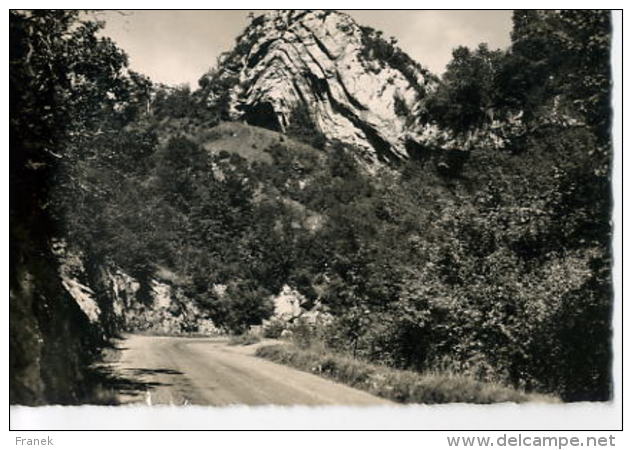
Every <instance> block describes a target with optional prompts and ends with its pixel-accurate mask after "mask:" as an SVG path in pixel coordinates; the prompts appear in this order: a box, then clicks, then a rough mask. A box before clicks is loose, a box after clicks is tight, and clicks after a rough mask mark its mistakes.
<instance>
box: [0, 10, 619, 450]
mask: <svg viewBox="0 0 632 450" xmlns="http://www.w3.org/2000/svg"><path fill="white" fill-rule="evenodd" d="M171 6H177V5H171ZM208 6H211V5H208ZM228 6H230V5H228ZM616 17H617V16H616V13H615V12H613V11H611V10H596V9H562V10H557V9H556V10H535V9H527V10H524V9H522V10H519V9H516V10H513V9H512V10H510V9H504V10H357V9H356V10H332V9H323V10H298V9H296V10H294V9H290V10H287V9H284V10H279V9H273V10H79V9H72V10H71V9H11V10H9V152H8V153H9V162H8V163H9V168H10V173H9V175H10V178H9V253H10V259H9V269H10V271H9V294H10V295H9V320H8V322H9V330H8V331H9V355H8V356H9V389H8V396H9V410H10V414H11V426H12V429H16V428H13V427H17V429H25V430H28V429H43V428H46V426H45V425H42V422H41V421H39V422H38V421H33V422H29V420H31V419H29V417H35V416H37V417H39V416H38V414H39V413H38V411H57V413H55V414H57V416H56V419H55V421H54V425H51V427H53V428H55V429H66V430H73V429H90V428H91V426H92V427H93V428H94V429H113V430H117V429H126V428H128V427H133V428H136V427H140V429H142V428H143V427H142V426H139V425H133V424H132V422H127V421H126V419H125V420H120V421H118V422H117V423H113V424H105V425H104V424H99V423H96V422H97V421H94V423H92V424H91V425H90V424H87V425H86V423H87V421H88V416H86V414H85V411H109V412H112V411H113V412H112V414H114V416H115V417H123V416H116V414H118V412H120V414H127V413H128V412H129V411H136V410H139V411H140V410H143V411H147V410H149V411H150V413H151V414H153V413H152V412H151V411H154V412H155V411H158V412H160V411H165V414H167V413H168V414H179V413H178V411H182V414H187V411H189V412H190V411H212V414H216V415H218V416H221V415H222V414H223V413H222V411H233V410H234V408H235V407H240V408H242V409H243V410H245V411H249V410H251V409H252V410H253V411H257V410H258V408H264V407H275V409H274V410H279V411H284V410H285V411H287V408H296V407H308V408H307V409H306V410H310V408H311V409H313V410H319V411H327V408H334V409H332V411H333V410H336V409H335V408H338V407H347V409H345V411H358V414H360V413H361V412H362V411H365V410H366V411H395V413H393V414H396V411H398V410H402V411H403V410H406V411H413V409H407V408H414V407H424V408H426V407H432V408H439V407H440V406H441V407H449V406H451V405H452V406H454V405H461V406H464V405H465V406H467V407H469V408H470V409H469V411H474V413H473V414H478V413H477V412H476V411H479V412H480V413H481V414H485V412H486V411H491V410H492V409H493V408H496V407H511V408H514V409H512V410H511V411H514V412H513V413H512V414H517V416H516V417H515V420H517V421H518V422H516V424H515V425H514V428H513V429H519V428H520V427H521V426H522V425H523V424H522V423H520V422H519V420H520V419H519V411H521V410H532V409H533V408H544V409H545V410H546V409H547V408H549V409H550V411H555V412H554V413H553V414H554V416H557V417H558V419H559V420H560V422H556V423H562V422H561V420H563V415H564V411H565V408H569V411H572V410H573V409H572V408H573V405H579V404H589V405H592V406H593V407H594V408H597V409H596V410H595V411H599V408H610V407H612V405H613V402H614V401H615V393H616V392H618V391H617V389H619V391H620V389H621V386H620V385H619V384H618V383H621V381H622V378H621V373H620V370H621V366H620V362H619V363H618V366H617V367H619V369H618V371H617V370H615V369H614V367H615V363H614V361H620V358H621V354H619V353H618V352H621V350H620V349H621V347H620V342H618V340H620V339H621V335H620V329H621V323H620V321H621V311H620V310H621V303H620V299H619V300H618V301H617V302H615V284H616V280H615V276H614V274H615V271H614V267H615V260H617V259H618V258H620V257H621V251H622V250H621V248H619V247H618V246H617V245H616V242H615V239H614V236H615V232H618V233H621V230H615V228H616V227H615V219H614V214H613V213H614V212H615V211H616V208H617V206H616V205H615V200H616V198H615V197H616V196H617V195H619V194H617V193H615V192H619V191H620V190H621V187H620V186H616V185H615V184H614V183H613V174H614V169H613V167H614V164H615V153H616V152H620V151H621V149H620V148H616V144H617V143H618V144H619V145H620V144H621V141H620V140H619V138H618V137H616V139H617V140H616V141H615V133H614V131H613V124H614V117H615V115H614V111H615V110H614V108H615V107H614V106H613V105H614V103H615V102H618V101H619V100H618V99H616V98H615V97H616V96H615V95H614V94H613V92H614V91H613V86H614V73H615V72H614V69H613V63H612V61H613V60H617V61H619V64H620V60H621V54H620V48H621V45H622V43H621V42H617V41H616V39H615V37H616V36H615V34H614V33H613V27H614V22H615V21H616V20H615V19H616ZM619 39H620V35H619ZM615 48H616V49H618V50H616V51H615V50H614V49H615ZM617 52H619V54H617ZM619 88H620V86H619ZM618 208H619V210H620V208H621V205H620V204H619V205H618ZM618 220H621V219H620V217H619V219H618ZM618 264H620V261H619V262H618ZM619 281H620V280H619ZM616 318H618V320H619V322H617V320H615V319H616ZM615 330H619V331H618V332H616V333H615ZM617 349H619V350H618V351H617ZM618 401H619V403H620V402H621V399H619V400H618ZM503 405H504V406H503ZM53 407H54V409H51V408H53ZM88 407H90V408H92V409H85V408H88ZM82 408H83V409H82ZM231 408H233V409H231ZM284 408H286V409H284ZM521 408H522V409H521ZM530 408H531V409H530ZM271 410H272V409H271ZM432 410H433V409H430V411H432ZM439 410H440V409H439ZM64 411H70V412H72V411H74V414H75V416H74V417H78V416H80V415H83V417H84V419H85V422H81V423H82V424H79V422H74V421H73V420H68V421H67V422H63V420H62V419H60V417H61V416H59V414H63V412H64ZM82 411H84V412H83V413H82ZM117 411H118V412H117ZM301 411H303V409H301ZM515 411H517V412H515ZM158 414H160V413H158ZM348 414H349V416H350V417H351V416H353V413H352V412H349V413H348ZM384 414H387V413H384ZM388 414H390V413H388ZM598 415H599V414H597V413H596V414H595V420H597V416H598ZM90 417H92V416H90ZM125 417H127V416H125ZM130 417H131V416H130ZM512 417H513V416H512ZM585 417H586V423H589V422H590V419H589V417H587V416H585ZM38 420H39V419H38ZM512 420H513V419H512ZM51 423H53V422H51ZM171 425H172V426H173V427H174V428H178V429H180V428H183V429H186V428H187V424H181V425H175V424H173V423H172V424H171ZM191 426H193V425H191ZM261 426H262V427H264V425H261ZM402 426H404V425H402ZM406 426H407V425H406ZM429 426H430V427H431V428H432V427H435V426H434V425H429ZM454 426H459V427H461V429H469V428H470V427H469V426H467V424H466V425H463V424H460V425H454ZM556 426H559V427H562V429H573V426H572V425H571V424H569V425H568V426H566V427H564V425H556ZM243 427H244V428H248V425H244V426H243ZM265 427H267V425H265ZM313 427H314V428H319V426H318V425H313ZM338 427H342V428H347V427H345V424H344V423H340V424H339V425H338ZM389 427H390V425H389ZM450 427H451V425H450V424H449V423H446V424H445V427H435V428H445V429H449V428H450ZM472 427H474V428H479V427H480V424H478V425H473V426H472ZM156 428H164V429H169V425H167V424H164V425H156ZM270 428H272V429H284V425H283V424H282V423H278V424H277V425H274V426H270ZM306 428H309V427H308V426H306ZM348 428H351V429H353V428H354V427H353V426H352V425H349V426H348ZM419 428H424V426H423V424H419ZM487 428H488V429H494V428H495V426H494V423H490V424H488V425H487ZM21 436H22V435H21ZM23 436H26V435H23ZM582 442H583V441H582ZM16 445H18V443H16ZM20 445H24V444H20ZM492 445H493V444H492ZM582 445H584V444H583V443H582ZM586 445H589V443H588V444H586Z"/></svg>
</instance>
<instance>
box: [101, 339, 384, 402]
mask: <svg viewBox="0 0 632 450" xmlns="http://www.w3.org/2000/svg"><path fill="white" fill-rule="evenodd" d="M258 345H260V344H258ZM256 346H257V345H251V346H230V345H228V344H227V340H226V339H219V338H184V337H162V336H160V337H159V336H140V335H129V336H127V337H126V338H125V340H123V341H122V342H121V343H120V347H121V355H120V358H119V360H118V361H117V362H115V363H112V364H111V366H110V369H111V371H112V376H113V379H114V381H115V383H114V386H116V390H117V392H118V398H119V401H120V402H121V403H123V404H130V403H143V404H147V405H158V404H167V405H169V404H172V405H187V404H190V405H216V406H223V405H232V404H245V405H266V404H276V405H380V404H389V403H390V402H389V401H388V400H384V399H381V398H378V397H375V396H372V395H370V394H368V393H365V392H362V391H359V390H356V389H353V388H350V387H347V386H344V385H341V384H338V383H335V382H332V381H329V380H326V379H324V378H321V377H318V376H316V375H312V374H310V373H306V372H301V371H298V370H295V369H292V368H290V367H286V366H282V365H278V364H275V363H272V362H270V361H266V360H263V359H260V358H257V357H255V356H254V351H255V348H256Z"/></svg>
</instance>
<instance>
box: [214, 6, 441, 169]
mask: <svg viewBox="0 0 632 450" xmlns="http://www.w3.org/2000/svg"><path fill="white" fill-rule="evenodd" d="M209 77H211V79H209V80H206V81H204V82H203V83H202V84H203V85H204V86H207V87H208V88H207V93H206V95H207V98H208V101H209V102H210V103H213V102H218V101H227V102H228V105H227V109H228V112H229V114H230V116H231V118H232V119H235V120H238V119H241V120H245V121H247V122H249V123H251V124H253V125H259V126H263V127H266V128H271V129H275V130H278V131H284V130H285V129H286V128H287V127H288V125H289V124H290V122H291V121H292V120H293V114H294V112H295V111H296V110H297V109H300V108H304V109H305V110H307V112H308V114H309V117H310V118H311V120H312V121H313V122H314V124H315V126H316V127H318V129H319V130H320V131H321V132H322V133H323V134H324V135H325V136H326V138H327V139H328V140H329V141H334V140H337V141H341V142H343V143H346V144H350V145H353V146H354V147H355V148H356V149H358V151H359V153H360V156H361V157H362V159H364V160H365V161H368V162H376V161H381V162H389V161H396V160H399V159H404V158H408V157H409V156H410V155H409V153H410V152H411V151H414V149H415V148H416V147H415V145H414V144H417V146H423V145H426V144H428V143H431V142H434V140H435V139H436V136H437V135H438V134H439V133H440V131H439V130H438V129H437V128H436V127H435V126H433V125H429V124H424V123H420V122H419V120H413V118H414V117H419V116H420V114H419V112H420V110H421V109H422V108H423V107H424V98H425V97H426V95H427V94H428V93H429V92H430V91H432V90H433V89H434V88H435V86H436V77H434V76H433V75H432V74H430V73H429V72H428V71H427V70H425V69H423V68H422V67H421V66H420V65H419V64H418V63H415V62H414V61H413V60H412V59H410V58H409V57H408V56H407V55H406V54H405V53H403V52H402V51H401V50H399V49H398V48H397V47H396V45H395V43H394V41H386V40H384V39H383V38H382V36H381V33H379V32H376V31H374V30H372V29H369V28H363V27H360V26H359V25H358V24H356V23H355V21H354V20H353V19H352V18H351V17H350V16H348V15H346V14H343V13H339V12H333V11H297V10H288V11H274V12H271V13H267V14H264V15H262V16H259V17H257V18H255V19H254V20H253V21H252V23H251V24H250V26H248V27H247V29H246V30H245V32H244V33H243V34H242V35H241V36H240V37H239V38H238V39H237V44H236V47H235V48H234V49H233V50H232V52H230V53H227V54H225V55H223V56H222V58H221V59H220V64H219V68H218V70H217V71H216V72H214V73H213V74H212V75H209ZM214 87H215V90H214ZM217 87H219V88H217ZM225 89H228V96H226V92H224V90H225Z"/></svg>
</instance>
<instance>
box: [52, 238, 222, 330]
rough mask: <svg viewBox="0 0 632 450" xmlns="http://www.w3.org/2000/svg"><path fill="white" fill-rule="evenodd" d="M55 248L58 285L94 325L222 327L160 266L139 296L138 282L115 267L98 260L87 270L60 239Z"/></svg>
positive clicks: (101, 327)
mask: <svg viewBox="0 0 632 450" xmlns="http://www.w3.org/2000/svg"><path fill="white" fill-rule="evenodd" d="M54 253H55V256H56V257H57V260H58V261H59V276H60V279H61V283H62V286H63V287H64V289H65V290H66V292H67V294H69V295H70V298H72V300H74V302H75V303H76V304H77V306H78V307H79V309H80V310H81V312H82V313H83V314H84V315H85V318H86V319H87V320H88V322H89V323H90V324H91V325H92V326H93V327H94V328H95V329H96V330H102V331H103V330H106V329H110V330H112V331H114V330H116V331H130V332H150V333H161V334H170V335H178V334H191V333H199V334H205V335H212V334H217V333H219V331H220V330H218V329H217V328H216V327H215V326H214V324H213V322H212V321H211V320H210V319H209V318H208V317H206V315H205V314H204V312H203V311H202V310H201V309H200V308H199V307H198V306H197V305H196V304H195V303H194V302H193V301H191V300H190V299H188V298H187V297H186V296H185V295H184V294H183V293H182V290H181V288H179V287H178V286H177V284H176V283H173V282H172V280H169V278H170V276H169V275H171V274H166V273H165V272H166V270H164V269H163V270H162V271H157V272H156V274H155V275H154V277H153V278H152V279H150V280H149V282H148V283H149V286H148V289H147V291H148V294H149V295H148V296H147V297H148V298H147V299H143V296H142V295H141V293H140V292H139V291H140V288H141V284H140V283H139V282H138V281H137V280H136V279H134V278H133V277H131V276H129V275H128V274H126V273H125V272H123V271H122V270H120V269H119V268H117V267H111V266H107V265H105V266H103V265H99V267H98V268H96V269H94V270H93V272H94V273H92V274H89V273H88V271H87V270H86V264H84V256H83V254H82V253H81V252H78V251H76V250H68V249H67V248H66V244H65V243H64V242H63V241H58V242H56V243H55V244H54ZM104 339H105V336H104Z"/></svg>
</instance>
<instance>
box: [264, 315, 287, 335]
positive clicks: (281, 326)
mask: <svg viewBox="0 0 632 450" xmlns="http://www.w3.org/2000/svg"><path fill="white" fill-rule="evenodd" d="M286 328H287V324H286V323H285V322H284V321H283V320H281V319H277V318H272V319H270V320H268V321H267V322H266V323H265V324H264V325H263V336H264V337H267V338H270V339H278V338H280V337H281V333H283V331H284V330H285V329H286Z"/></svg>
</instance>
